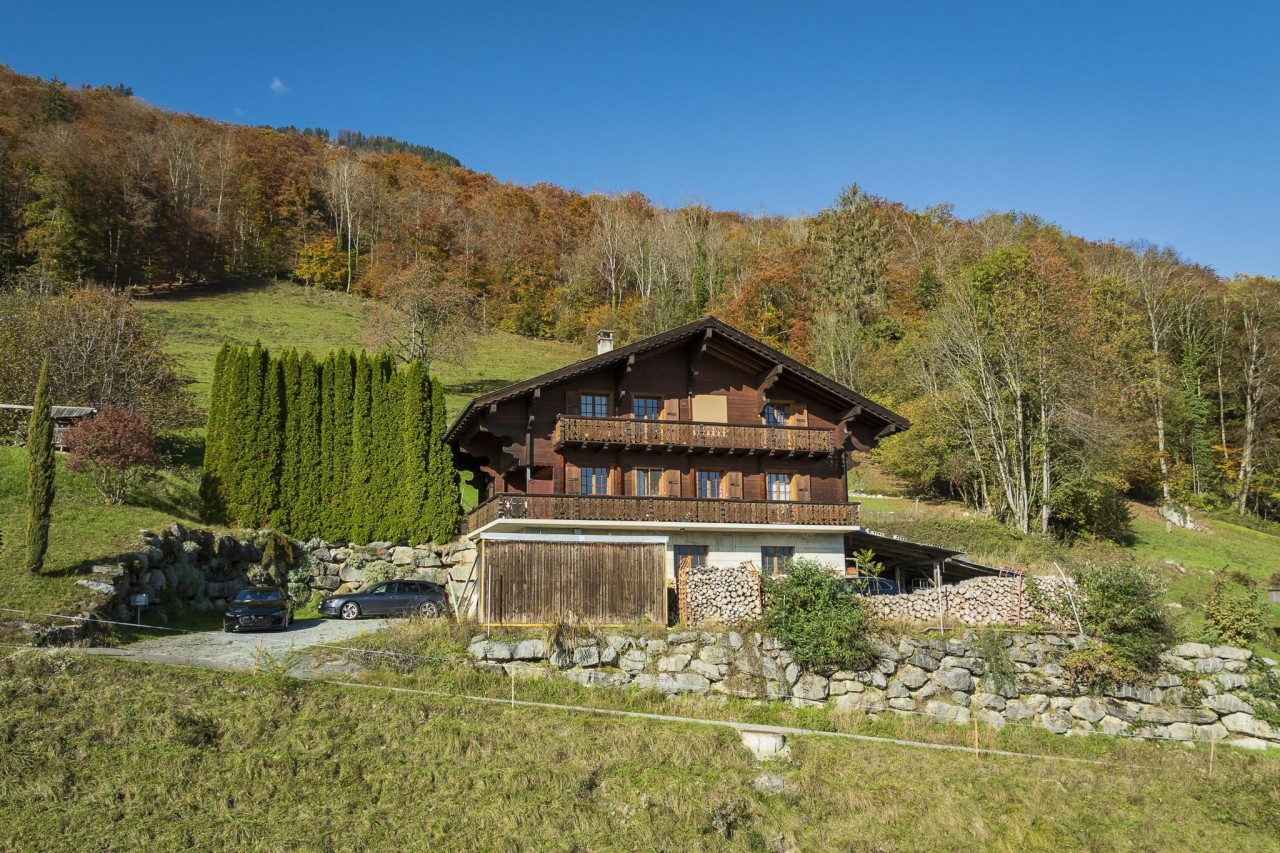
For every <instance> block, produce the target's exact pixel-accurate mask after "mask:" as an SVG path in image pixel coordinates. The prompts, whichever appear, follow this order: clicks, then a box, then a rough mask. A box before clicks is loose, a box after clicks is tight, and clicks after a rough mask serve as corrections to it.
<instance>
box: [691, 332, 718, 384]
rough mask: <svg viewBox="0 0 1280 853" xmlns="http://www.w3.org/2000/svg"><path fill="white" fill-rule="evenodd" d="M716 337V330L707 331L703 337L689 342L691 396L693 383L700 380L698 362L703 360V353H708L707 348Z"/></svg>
mask: <svg viewBox="0 0 1280 853" xmlns="http://www.w3.org/2000/svg"><path fill="white" fill-rule="evenodd" d="M714 335H715V329H707V330H706V331H705V332H703V333H702V336H701V337H698V338H694V339H693V340H692V341H690V342H689V395H690V396H693V381H694V380H695V379H697V378H698V362H699V360H700V359H701V358H702V355H703V353H705V352H706V351H707V347H708V346H709V345H710V344H711V338H712V337H713V336H714Z"/></svg>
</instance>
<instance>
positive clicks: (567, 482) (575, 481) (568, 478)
mask: <svg viewBox="0 0 1280 853" xmlns="http://www.w3.org/2000/svg"><path fill="white" fill-rule="evenodd" d="M581 491H582V475H581V474H580V473H579V472H578V466H577V465H574V464H573V463H572V462H566V463H564V493H565V494H566V495H576V494H578V493H579V492H581Z"/></svg>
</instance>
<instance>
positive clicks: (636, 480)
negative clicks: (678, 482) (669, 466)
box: [631, 467, 667, 498]
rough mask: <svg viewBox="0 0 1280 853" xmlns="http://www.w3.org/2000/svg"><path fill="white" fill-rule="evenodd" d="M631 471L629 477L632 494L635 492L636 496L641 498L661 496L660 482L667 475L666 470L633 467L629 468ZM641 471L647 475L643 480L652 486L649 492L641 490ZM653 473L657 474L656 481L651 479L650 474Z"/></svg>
mask: <svg viewBox="0 0 1280 853" xmlns="http://www.w3.org/2000/svg"><path fill="white" fill-rule="evenodd" d="M631 473H632V475H633V476H632V479H631V483H632V488H633V494H635V495H636V497H641V498H658V497H662V483H663V481H664V480H665V479H666V476H667V471H666V469H665V468H649V467H635V468H632V469H631ZM642 473H643V474H646V475H648V477H647V478H646V479H645V482H646V483H647V484H648V485H652V486H653V491H651V492H645V491H641V489H640V483H641V474H642ZM654 474H656V475H657V480H656V482H655V481H653V479H652V476H653V475H654Z"/></svg>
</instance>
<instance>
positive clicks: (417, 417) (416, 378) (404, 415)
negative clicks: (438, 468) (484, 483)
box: [395, 359, 432, 545]
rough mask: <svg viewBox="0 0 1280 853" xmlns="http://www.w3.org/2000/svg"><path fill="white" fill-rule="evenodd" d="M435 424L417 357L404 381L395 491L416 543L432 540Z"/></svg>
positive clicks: (427, 383) (427, 384) (403, 520)
mask: <svg viewBox="0 0 1280 853" xmlns="http://www.w3.org/2000/svg"><path fill="white" fill-rule="evenodd" d="M431 424H432V418H431V385H430V379H429V378H428V377H427V370H426V368H425V367H423V365H422V362H421V361H418V360H416V359H415V360H414V361H412V362H410V363H409V366H408V367H406V368H405V370H404V374H403V375H402V377H401V380H400V441H399V442H398V445H399V451H400V453H399V456H400V479H399V484H398V488H397V489H396V492H395V494H396V504H397V506H396V508H395V511H396V512H397V513H398V514H399V516H400V524H401V527H402V528H403V529H404V531H405V536H406V537H407V538H408V540H409V543H410V544H412V545H420V544H422V543H424V542H429V541H430V540H431V532H430V525H429V524H428V523H427V496H428V494H429V488H428V485H429V484H428V481H427V464H428V460H429V458H430V446H431V444H430V443H431Z"/></svg>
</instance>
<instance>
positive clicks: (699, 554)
mask: <svg viewBox="0 0 1280 853" xmlns="http://www.w3.org/2000/svg"><path fill="white" fill-rule="evenodd" d="M675 555H676V568H677V569H678V568H680V567H681V566H682V565H684V564H685V561H686V560H688V561H689V563H688V564H689V567H690V568H693V569H705V568H706V567H707V546H706V545H677V546H675Z"/></svg>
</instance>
